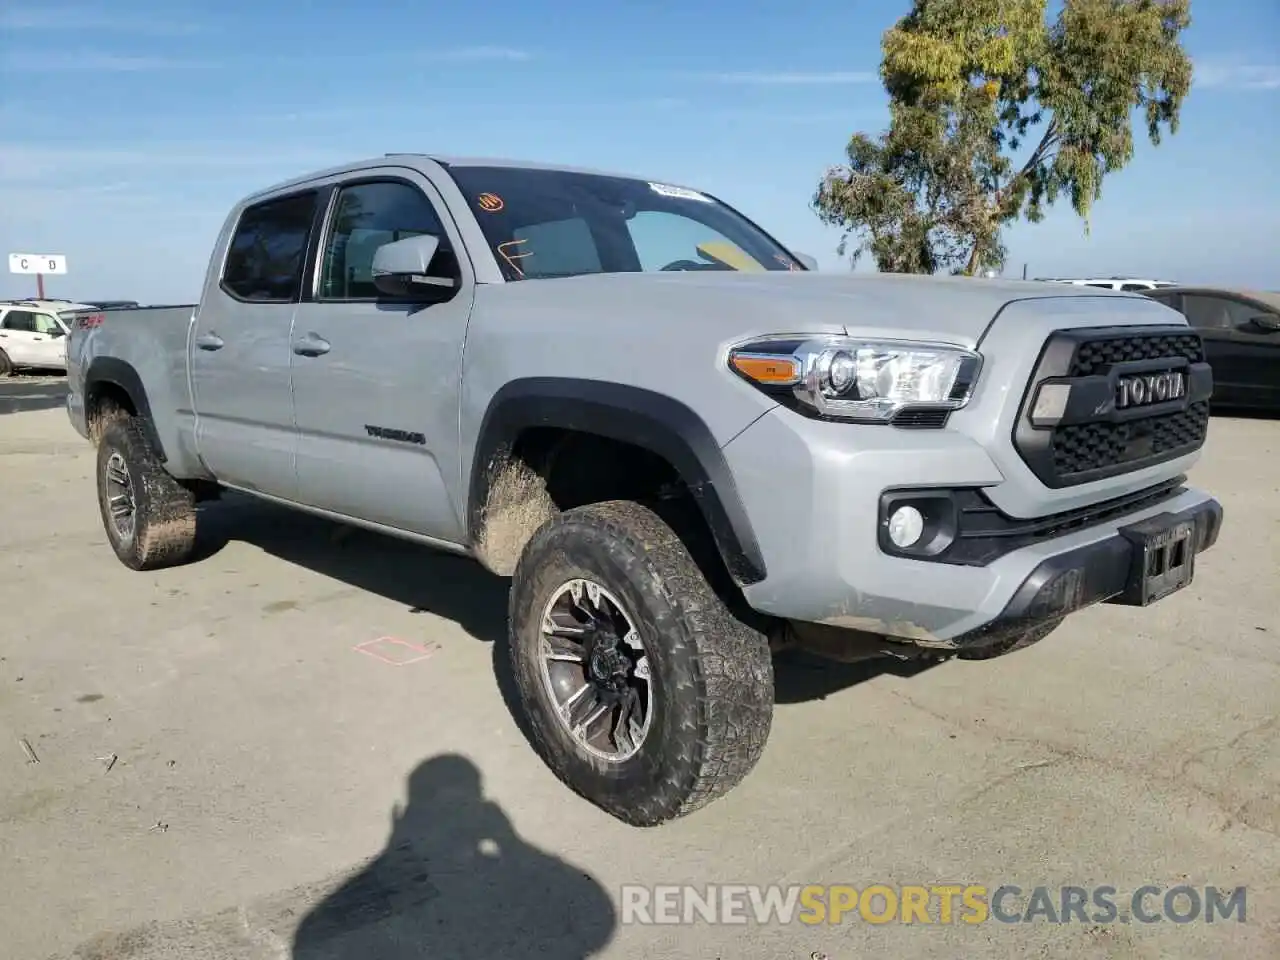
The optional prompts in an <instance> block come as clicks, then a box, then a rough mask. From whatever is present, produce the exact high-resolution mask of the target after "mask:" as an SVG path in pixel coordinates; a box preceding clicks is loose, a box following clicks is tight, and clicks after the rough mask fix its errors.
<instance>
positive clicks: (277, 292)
mask: <svg viewBox="0 0 1280 960" xmlns="http://www.w3.org/2000/svg"><path fill="white" fill-rule="evenodd" d="M321 195H322V192H321V191H319V190H316V189H311V190H301V191H297V192H293V193H289V194H284V195H278V196H274V197H271V198H268V199H265V200H263V201H260V202H258V203H256V204H253V205H251V206H249V207H248V208H246V209H245V210H244V211H243V213H242V214H241V216H240V217H239V220H238V222H236V223H235V224H234V225H233V226H232V227H231V228H230V231H231V233H230V236H229V237H228V238H227V242H226V243H225V245H224V247H223V249H225V251H226V253H225V256H224V257H223V263H222V264H221V269H220V270H218V269H217V268H216V267H215V268H214V270H211V275H210V277H209V279H208V282H207V284H206V289H205V293H204V297H203V298H202V299H201V302H200V308H199V313H198V314H197V317H196V323H195V327H194V329H193V331H192V343H191V347H190V354H191V384H192V392H193V394H194V401H195V413H196V443H197V446H198V449H199V452H200V456H201V458H202V459H203V460H204V462H205V464H206V465H207V466H208V468H209V470H210V471H212V473H213V475H214V476H215V477H217V478H218V480H220V481H222V482H224V483H227V484H229V485H231V486H236V487H243V488H245V489H248V490H253V491H256V492H259V493H265V494H268V495H270V496H276V497H283V498H286V499H293V497H294V495H295V494H296V492H297V476H296V465H295V462H294V457H295V452H296V449H297V433H296V430H295V426H294V418H293V389H292V384H291V383H290V380H289V376H290V373H289V361H290V357H291V353H290V349H289V333H290V327H291V325H292V323H293V313H294V310H295V309H296V307H297V303H298V294H299V291H300V290H301V288H302V277H303V275H304V271H305V270H306V268H307V266H308V259H309V258H308V255H307V251H308V249H309V246H310V239H311V236H312V233H313V231H314V229H315V221H316V218H317V215H318V211H319V209H320V198H321Z"/></svg>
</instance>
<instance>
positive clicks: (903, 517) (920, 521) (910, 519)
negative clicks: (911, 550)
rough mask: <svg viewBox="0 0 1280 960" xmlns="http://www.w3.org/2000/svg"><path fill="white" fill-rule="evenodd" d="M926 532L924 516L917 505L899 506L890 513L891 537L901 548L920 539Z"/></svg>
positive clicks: (894, 543) (895, 544)
mask: <svg viewBox="0 0 1280 960" xmlns="http://www.w3.org/2000/svg"><path fill="white" fill-rule="evenodd" d="M922 533H924V517H923V516H921V514H920V511H919V510H917V509H916V508H915V507H899V508H898V509H897V510H895V511H893V513H891V514H890V515H889V539H890V540H892V541H893V545H894V546H895V547H898V548H899V549H905V548H906V547H909V546H911V545H912V544H913V543H915V542H916V541H918V540H919V539H920V535H921V534H922Z"/></svg>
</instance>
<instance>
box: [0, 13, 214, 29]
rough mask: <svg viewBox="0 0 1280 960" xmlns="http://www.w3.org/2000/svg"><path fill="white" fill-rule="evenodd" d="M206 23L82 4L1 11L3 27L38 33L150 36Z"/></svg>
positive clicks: (0, 18)
mask: <svg viewBox="0 0 1280 960" xmlns="http://www.w3.org/2000/svg"><path fill="white" fill-rule="evenodd" d="M204 29H205V28H204V27H202V26H201V25H199V24H195V23H187V22H183V21H174V20H163V19H157V18H154V17H136V16H135V17H129V16H118V15H115V14H112V13H109V12H107V11H104V10H87V9H84V8H81V7H53V8H48V7H39V6H27V7H23V8H18V7H16V6H15V7H14V8H13V9H10V10H6V11H4V12H2V13H0V31H6V32H17V31H19V30H25V31H30V32H33V33H35V32H39V33H71V32H75V31H94V32H102V31H107V30H110V31H113V32H116V33H130V34H135V35H136V34H149V35H151V36H185V35H189V34H194V33H201V32H203V31H204Z"/></svg>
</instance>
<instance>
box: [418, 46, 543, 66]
mask: <svg viewBox="0 0 1280 960" xmlns="http://www.w3.org/2000/svg"><path fill="white" fill-rule="evenodd" d="M426 57H427V59H429V60H447V61H448V62H450V63H478V62H481V61H494V60H505V61H507V62H509V63H517V62H523V61H525V60H531V59H533V55H532V54H531V53H529V51H527V50H518V49H515V48H513V47H459V48H457V49H456V50H440V51H437V52H435V53H430V52H429V53H427V54H426Z"/></svg>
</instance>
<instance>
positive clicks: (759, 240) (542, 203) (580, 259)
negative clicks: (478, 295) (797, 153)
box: [449, 167, 804, 280]
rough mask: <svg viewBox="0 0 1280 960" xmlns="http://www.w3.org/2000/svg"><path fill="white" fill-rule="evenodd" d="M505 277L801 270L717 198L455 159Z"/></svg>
mask: <svg viewBox="0 0 1280 960" xmlns="http://www.w3.org/2000/svg"><path fill="white" fill-rule="evenodd" d="M449 173H450V175H451V176H452V177H453V178H454V180H455V181H456V182H457V184H458V187H459V189H460V190H461V191H462V193H463V195H464V196H465V197H466V199H467V202H468V203H469V204H470V205H471V208H472V209H473V210H474V211H475V216H476V219H477V220H478V221H479V223H480V229H481V230H482V231H483V232H484V235H485V239H486V240H487V241H488V242H489V245H490V247H492V249H493V251H494V253H495V254H496V255H497V259H498V263H499V265H500V266H501V267H502V271H503V274H504V275H505V276H506V278H507V279H508V280H526V279H539V278H550V277H570V276H580V275H583V274H592V273H640V272H657V271H692V270H720V271H723V270H732V271H740V272H748V273H755V272H763V271H785V270H804V267H803V266H802V265H801V264H800V263H799V262H797V261H796V259H795V258H794V257H793V256H792V255H791V253H790V252H789V251H788V250H786V249H785V248H784V247H782V246H781V245H779V244H778V243H777V241H775V240H773V239H772V238H771V237H770V236H769V235H768V234H766V233H765V232H764V231H762V230H761V229H760V228H759V227H757V226H756V225H755V224H753V223H752V222H751V221H750V220H748V219H747V218H746V217H744V216H742V215H741V214H739V213H737V212H736V211H734V210H733V209H731V208H730V207H728V206H726V205H725V204H723V203H721V202H720V201H718V200H716V199H714V198H712V197H708V196H706V195H705V194H701V193H698V192H696V191H693V190H687V189H685V188H683V187H673V186H669V185H666V184H661V183H649V182H646V181H644V180H633V179H630V178H626V177H611V176H606V175H603V174H587V173H570V172H565V171H560V170H538V169H528V168H520V167H451V168H450V169H449Z"/></svg>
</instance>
